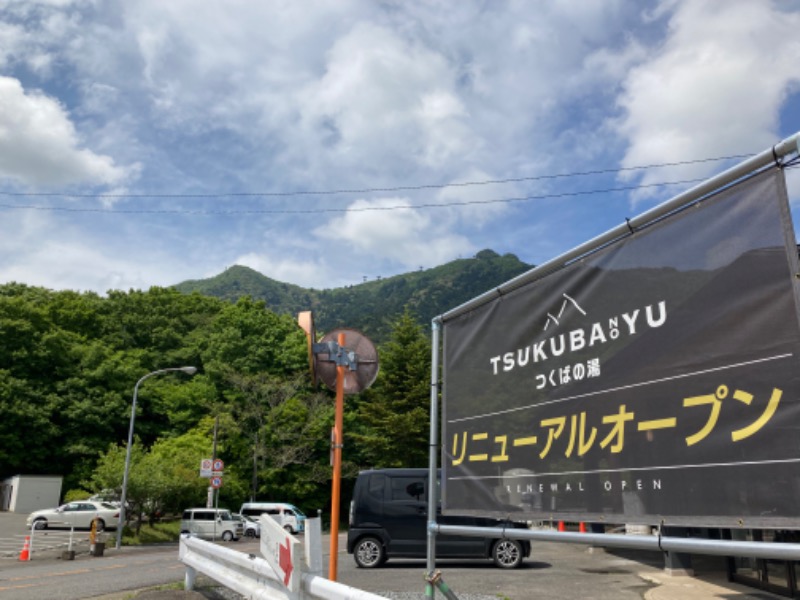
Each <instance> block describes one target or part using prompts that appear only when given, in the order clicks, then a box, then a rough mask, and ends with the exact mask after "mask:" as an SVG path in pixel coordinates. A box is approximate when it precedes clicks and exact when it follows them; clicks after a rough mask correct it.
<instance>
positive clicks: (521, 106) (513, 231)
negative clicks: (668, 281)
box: [0, 0, 800, 294]
mask: <svg viewBox="0 0 800 600" xmlns="http://www.w3.org/2000/svg"><path fill="white" fill-rule="evenodd" d="M799 31H800V0H780V1H778V0H776V1H774V2H770V1H768V0H725V2H719V1H717V0H661V1H654V0H650V1H642V2H640V1H637V2H631V1H623V0H619V1H616V0H604V1H597V2H576V1H574V0H547V1H545V0H520V1H503V0H492V1H488V0H458V1H455V0H452V1H449V2H446V1H444V0H441V1H439V0H428V1H425V2H421V1H417V2H411V1H401V0H396V1H393V0H382V1H381V0H335V1H332V0H297V1H295V2H286V1H285V0H259V1H257V2H254V1H252V0H226V1H225V2H219V1H218V0H215V1H211V0H169V1H164V0H136V1H135V2H130V1H123V0H4V1H3V2H2V3H0V284H3V283H8V282H12V281H15V282H20V283H25V284H28V285H35V286H43V287H46V288H50V289H55V290H64V289H69V290H77V291H94V292H97V293H100V294H105V293H106V292H107V291H109V290H129V289H143V290H146V289H149V288H150V287H151V286H169V285H174V284H177V283H179V282H182V281H185V280H187V279H201V278H206V277H211V276H214V275H217V274H219V273H221V272H223V271H224V270H225V269H226V268H228V267H230V266H232V265H237V264H238V265H245V266H248V267H251V268H253V269H255V270H257V271H259V272H261V273H263V274H264V275H266V276H268V277H270V278H272V279H276V280H279V281H283V282H287V283H293V284H297V285H300V286H303V287H310V288H316V289H328V288H336V287H342V286H345V285H350V284H357V283H361V282H362V281H365V280H374V279H376V278H379V277H389V276H392V275H396V274H399V273H406V272H409V271H415V270H419V269H427V268H430V267H435V266H438V265H441V264H444V263H446V262H449V261H452V260H455V259H457V258H468V257H470V256H473V255H475V254H476V253H477V252H479V251H480V250H482V249H486V248H489V249H492V250H494V251H496V252H498V253H500V254H505V253H512V254H515V255H516V256H517V257H518V258H519V259H520V260H522V261H524V262H526V263H529V264H532V265H535V264H540V263H542V262H545V261H547V260H550V259H552V258H554V257H556V256H558V255H560V254H562V253H564V252H567V251H569V250H570V249H572V248H574V247H575V246H578V245H580V244H582V243H583V242H585V241H587V240H589V239H591V238H594V237H595V236H597V235H600V234H602V233H603V232H605V231H607V230H609V229H611V228H613V227H616V226H617V225H620V224H621V223H624V222H625V219H626V218H631V217H633V216H635V215H637V214H640V213H642V212H644V211H645V210H647V209H649V208H652V207H653V206H655V205H657V204H659V203H661V202H663V201H665V200H668V199H669V198H671V197H673V196H675V195H676V194H677V193H679V192H681V191H683V190H684V189H687V188H688V187H691V186H692V185H695V184H696V183H698V182H699V181H701V180H703V179H705V178H708V177H710V176H713V175H714V174H716V173H719V172H721V171H723V170H724V169H726V168H729V167H730V166H732V165H734V164H736V163H737V162H740V161H741V160H743V159H744V158H746V157H747V156H750V155H753V154H756V153H759V152H761V151H763V150H766V149H768V148H770V147H771V146H772V145H773V144H775V143H777V142H778V141H780V140H782V139H784V138H786V137H788V136H791V135H793V134H794V133H796V132H798V131H800V61H798V57H800V35H798V32H799ZM709 159H715V160H709ZM675 163H681V164H679V165H676V164H675ZM665 165H673V166H665ZM681 182H683V183H681ZM687 182H689V183H687ZM787 182H788V187H789V195H790V201H791V203H792V209H793V211H794V213H797V214H800V169H793V170H791V169H790V170H787ZM668 183H671V184H672V185H666V184H668ZM794 219H795V223H798V222H800V219H798V218H797V217H796V216H795V217H794ZM796 228H797V226H796Z"/></svg>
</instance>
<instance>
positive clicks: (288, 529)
mask: <svg viewBox="0 0 800 600" xmlns="http://www.w3.org/2000/svg"><path fill="white" fill-rule="evenodd" d="M283 528H284V529H285V530H286V531H287V532H288V533H291V534H292V535H294V530H293V529H292V526H291V525H284V526H283Z"/></svg>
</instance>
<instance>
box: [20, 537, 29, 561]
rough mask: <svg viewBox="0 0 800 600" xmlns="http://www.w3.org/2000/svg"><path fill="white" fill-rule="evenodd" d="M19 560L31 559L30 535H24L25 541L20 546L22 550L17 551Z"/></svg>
mask: <svg viewBox="0 0 800 600" xmlns="http://www.w3.org/2000/svg"><path fill="white" fill-rule="evenodd" d="M19 559H20V560H30V559H31V538H30V536H27V535H26V536H25V543H24V544H23V546H22V551H21V552H20V553H19Z"/></svg>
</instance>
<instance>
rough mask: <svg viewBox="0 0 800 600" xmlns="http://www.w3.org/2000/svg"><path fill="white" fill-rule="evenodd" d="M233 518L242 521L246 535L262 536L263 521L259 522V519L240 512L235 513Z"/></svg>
mask: <svg viewBox="0 0 800 600" xmlns="http://www.w3.org/2000/svg"><path fill="white" fill-rule="evenodd" d="M233 518H234V519H236V520H237V521H241V522H242V526H243V527H244V537H255V538H260V537H261V523H259V522H258V520H257V519H255V518H254V517H251V516H249V515H242V514H239V513H233Z"/></svg>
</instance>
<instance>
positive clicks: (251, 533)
mask: <svg viewBox="0 0 800 600" xmlns="http://www.w3.org/2000/svg"><path fill="white" fill-rule="evenodd" d="M244 537H256V532H255V531H253V530H252V529H248V530H247V531H245V532H244Z"/></svg>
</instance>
